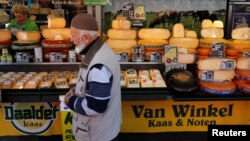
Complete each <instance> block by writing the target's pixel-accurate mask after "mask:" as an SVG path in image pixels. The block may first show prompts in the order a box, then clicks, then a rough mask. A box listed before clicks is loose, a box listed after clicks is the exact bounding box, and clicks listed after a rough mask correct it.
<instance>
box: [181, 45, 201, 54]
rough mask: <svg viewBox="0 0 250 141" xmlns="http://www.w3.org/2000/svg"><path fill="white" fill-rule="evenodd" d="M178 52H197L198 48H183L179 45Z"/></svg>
mask: <svg viewBox="0 0 250 141" xmlns="http://www.w3.org/2000/svg"><path fill="white" fill-rule="evenodd" d="M178 53H182V54H192V53H197V49H196V48H183V47H179V48H178Z"/></svg>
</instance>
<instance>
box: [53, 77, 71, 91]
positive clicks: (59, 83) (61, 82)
mask: <svg viewBox="0 0 250 141" xmlns="http://www.w3.org/2000/svg"><path fill="white" fill-rule="evenodd" d="M54 85H55V87H56V88H57V89H68V88H69V84H68V82H67V80H65V79H57V80H55V81H54Z"/></svg>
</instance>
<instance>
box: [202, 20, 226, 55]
mask: <svg viewBox="0 0 250 141" xmlns="http://www.w3.org/2000/svg"><path fill="white" fill-rule="evenodd" d="M223 38H224V25H223V22H222V21H219V20H215V21H214V22H212V21H211V20H210V19H204V20H203V21H202V23H201V38H200V41H199V48H198V58H199V59H204V58H207V57H209V55H210V54H211V47H212V45H213V44H214V43H224V44H225V48H226V47H227V40H225V39H223Z"/></svg>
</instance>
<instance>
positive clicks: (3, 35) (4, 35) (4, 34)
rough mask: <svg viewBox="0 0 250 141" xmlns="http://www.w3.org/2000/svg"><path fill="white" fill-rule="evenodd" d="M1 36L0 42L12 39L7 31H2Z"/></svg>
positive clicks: (0, 30)
mask: <svg viewBox="0 0 250 141" xmlns="http://www.w3.org/2000/svg"><path fill="white" fill-rule="evenodd" d="M0 35H1V36H0V42H2V41H6V40H10V39H11V32H10V31H9V30H7V29H0Z"/></svg>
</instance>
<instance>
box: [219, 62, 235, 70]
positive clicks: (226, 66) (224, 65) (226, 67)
mask: <svg viewBox="0 0 250 141" xmlns="http://www.w3.org/2000/svg"><path fill="white" fill-rule="evenodd" d="M221 69H222V70H233V69H234V61H232V60H230V61H222V62H221Z"/></svg>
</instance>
